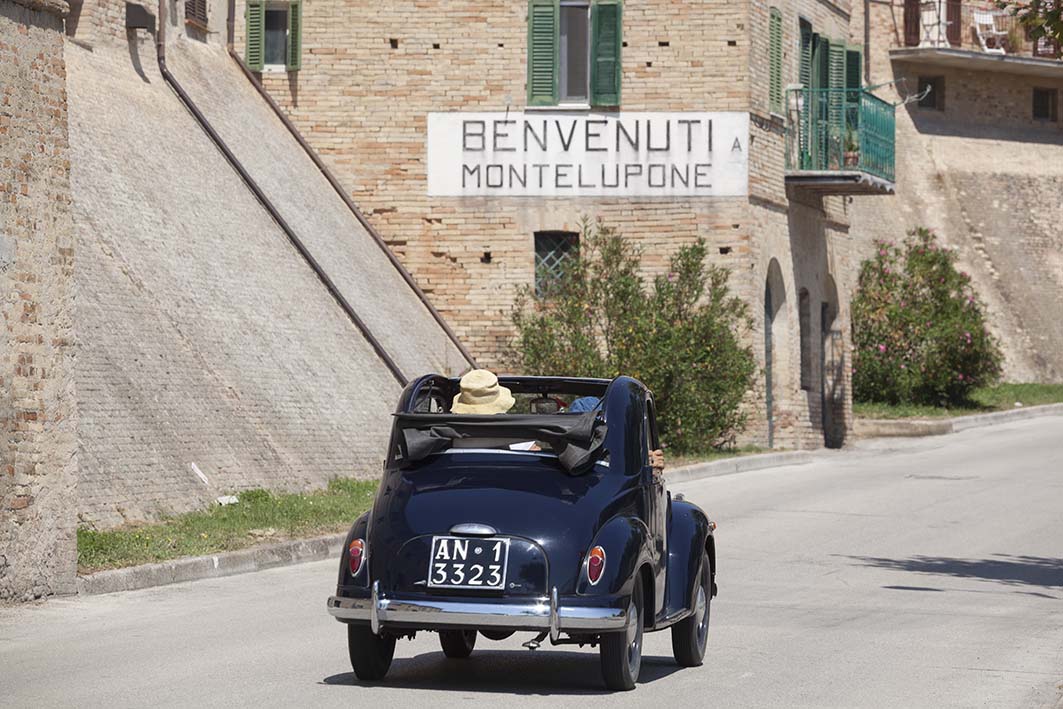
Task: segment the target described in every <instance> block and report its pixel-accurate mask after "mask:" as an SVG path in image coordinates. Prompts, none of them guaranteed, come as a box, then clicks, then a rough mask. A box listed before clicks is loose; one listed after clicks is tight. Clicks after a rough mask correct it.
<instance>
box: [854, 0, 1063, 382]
mask: <svg viewBox="0 0 1063 709" xmlns="http://www.w3.org/2000/svg"><path fill="white" fill-rule="evenodd" d="M851 27H852V36H853V37H854V38H859V39H860V41H865V42H866V44H867V46H868V48H869V51H868V52H867V53H866V54H865V59H866V67H865V69H866V70H867V71H868V72H869V79H870V83H872V84H879V85H882V86H881V88H879V89H878V90H877V91H878V93H879V94H880V95H882V96H884V97H887V98H888V99H890V100H891V101H893V102H896V103H902V102H904V105H903V107H900V108H898V109H897V192H896V195H895V196H891V197H886V198H877V199H873V200H872V199H857V200H856V202H855V204H854V211H853V223H854V225H857V228H856V229H855V230H854V237H855V238H854V245H855V247H856V248H857V250H858V251H859V252H860V253H864V252H866V250H868V249H870V248H871V247H872V243H871V242H872V240H873V239H875V238H880V239H886V240H893V241H896V240H898V239H899V238H901V237H902V236H903V234H904V233H905V231H906V230H907V229H910V228H912V227H914V226H917V225H925V226H928V227H932V228H933V229H934V230H935V231H936V232H937V233H938V235H939V236H940V237H941V238H942V239H943V240H944V242H945V243H946V244H948V245H949V246H951V247H953V248H955V249H956V250H957V252H958V255H959V258H960V260H961V263H962V264H963V267H964V268H965V269H966V270H968V271H969V272H970V274H971V277H972V278H973V280H974V284H975V286H976V288H977V289H978V291H979V293H980V294H981V295H982V297H983V298H985V299H986V301H987V303H988V306H989V315H990V322H991V327H992V328H993V329H994V331H995V333H996V334H997V336H998V337H999V339H1000V341H1001V343H1002V345H1003V349H1004V353H1005V377H1006V378H1007V379H1009V380H1012V381H1056V382H1059V381H1063V319H1061V318H1060V317H1059V315H1060V313H1061V312H1063V230H1061V229H1060V224H1063V202H1061V201H1060V199H1059V195H1060V194H1063V122H1061V116H1060V111H1061V107H1063V104H1061V102H1060V101H1061V94H1063V61H1061V60H1060V52H1059V47H1058V46H1056V45H1055V44H1053V43H1051V42H1049V41H1046V40H1043V39H1042V40H1040V41H1037V42H1034V41H1031V40H1030V39H1029V38H1028V37H1027V35H1026V32H1025V31H1024V30H1023V29H1022V28H1021V27H1020V26H1019V25H1018V24H1017V23H1016V21H1015V19H1014V18H1013V17H1011V16H1009V15H1008V14H1007V13H1006V12H1003V11H1000V10H998V9H997V8H996V6H995V4H994V3H991V2H972V1H971V0H962V1H961V0H949V1H947V2H946V1H945V0H941V1H937V0H934V1H931V2H921V3H920V2H912V1H911V0H885V1H876V2H872V3H870V4H868V5H865V8H864V9H863V10H862V11H861V12H859V13H856V14H855V15H854V17H853V23H852V25H851ZM865 38H866V39H865Z"/></svg>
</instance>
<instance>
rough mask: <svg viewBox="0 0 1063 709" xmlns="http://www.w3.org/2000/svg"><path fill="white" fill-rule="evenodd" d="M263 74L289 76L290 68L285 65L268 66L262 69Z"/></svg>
mask: <svg viewBox="0 0 1063 709" xmlns="http://www.w3.org/2000/svg"><path fill="white" fill-rule="evenodd" d="M262 73H263V74H287V73H288V67H286V66H285V65H283V64H266V65H265V66H264V67H262Z"/></svg>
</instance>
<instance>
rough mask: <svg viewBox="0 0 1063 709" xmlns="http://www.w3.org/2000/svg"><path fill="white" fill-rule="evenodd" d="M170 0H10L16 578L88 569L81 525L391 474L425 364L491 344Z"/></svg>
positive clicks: (2, 542)
mask: <svg viewBox="0 0 1063 709" xmlns="http://www.w3.org/2000/svg"><path fill="white" fill-rule="evenodd" d="M161 7H162V9H163V12H161V13H159V12H158V9H159V7H158V6H149V7H144V6H137V5H130V6H127V5H126V3H125V2H120V1H118V0H85V1H84V2H80V3H74V4H73V5H72V6H71V7H68V5H67V3H65V2H53V1H52V0H18V2H12V0H0V304H2V311H0V312H2V316H3V319H2V323H3V327H4V330H3V332H4V336H3V338H2V342H3V350H2V357H0V427H2V430H3V441H2V446H0V600H7V599H19V600H21V599H30V598H35V597H39V596H43V595H48V594H52V593H66V592H72V591H73V590H74V589H75V587H76V563H77V555H76V542H75V530H76V527H77V526H78V525H81V526H87V527H95V528H107V527H112V526H115V525H119V524H122V523H135V522H138V521H143V520H151V519H156V518H158V517H159V516H160V515H167V514H174V513H180V512H185V511H190V510H195V509H202V508H203V507H205V506H206V505H208V504H209V503H210V502H211V501H213V500H214V499H215V498H217V497H218V496H220V495H224V494H230V493H232V492H238V491H240V490H244V489H247V488H257V487H264V488H271V489H278V490H281V489H286V490H303V489H308V488H313V487H320V486H323V485H324V484H326V483H327V481H328V480H329V479H330V478H334V477H339V476H344V477H348V476H361V477H372V476H375V475H376V474H377V471H378V470H379V466H380V462H381V460H382V457H383V451H384V447H385V445H386V438H387V435H388V433H389V422H388V418H387V416H386V415H384V414H385V412H387V411H390V410H391V409H392V407H394V405H395V402H396V400H397V398H398V396H399V392H400V391H401V389H402V386H403V385H404V383H405V382H406V380H407V378H408V377H409V376H413V375H415V374H417V373H419V372H422V371H431V370H440V371H444V372H448V373H459V372H461V371H464V370H465V369H467V368H468V367H469V366H470V360H469V359H468V358H467V357H466V355H465V353H464V351H463V349H462V346H461V345H460V343H459V342H457V341H456V340H455V339H454V338H453V337H452V336H451V335H450V334H449V333H448V331H447V328H446V326H445V323H443V322H442V321H441V320H440V319H438V318H437V317H436V316H435V314H434V313H433V310H432V309H431V308H430V307H429V306H428V304H427V303H426V301H425V300H424V299H422V297H421V296H420V295H419V294H418V292H417V290H416V289H415V288H412V287H411V285H410V281H408V280H407V278H408V276H406V275H404V272H403V271H402V270H401V269H400V268H398V267H396V264H395V262H393V261H392V258H393V257H392V256H391V255H390V253H389V252H388V251H387V249H386V248H383V247H382V245H381V244H380V243H379V242H378V240H377V238H376V237H375V236H374V234H373V232H372V231H371V229H368V228H367V227H366V225H365V223H364V222H363V220H364V217H363V216H362V215H361V214H360V213H359V212H358V211H357V209H356V208H355V207H353V206H352V205H351V204H350V203H348V202H347V201H346V200H345V197H344V195H343V194H342V192H341V191H337V190H336V189H334V188H333V186H332V184H331V183H330V181H329V179H328V177H327V176H326V175H325V174H324V173H323V172H322V171H321V170H320V169H319V167H318V166H317V165H316V164H315V162H314V161H313V158H312V157H311V156H310V155H309V154H308V153H307V152H306V151H305V150H304V149H303V147H302V146H301V145H300V144H299V143H298V141H297V140H296V139H295V138H294V137H293V136H292V134H291V133H290V131H289V130H288V129H287V128H286V127H285V125H284V124H283V122H282V121H281V120H280V119H279V118H278V116H277V114H276V113H275V112H274V111H273V109H272V108H271V107H270V106H269V104H268V103H267V102H266V101H265V100H264V99H263V97H262V95H261V94H260V93H259V92H258V90H257V89H256V88H255V86H254V85H253V84H252V83H251V82H249V81H248V79H247V77H246V76H245V75H244V73H243V71H242V70H241V68H240V66H239V64H238V63H237V62H236V61H235V60H234V59H232V58H231V57H230V55H229V54H228V52H227V51H226V47H225V42H224V40H225V36H224V33H223V34H221V35H219V34H217V33H212V30H211V27H210V25H204V24H196V23H194V22H192V23H186V21H185V9H184V8H183V6H182V5H180V4H176V5H175V4H172V3H168V2H165V3H163V4H162V5H161ZM217 9H218V8H217V7H215V6H214V5H213V4H212V6H211V8H210V11H211V12H215V11H217ZM222 10H223V11H224V6H223V7H222ZM224 24H225V23H224V15H222V21H221V26H222V27H224ZM160 31H164V32H165V36H164V37H160V36H159V32H160ZM157 39H163V41H162V43H161V45H162V48H163V49H164V58H165V61H166V66H167V67H168V69H167V73H168V75H169V76H168V77H167V76H166V75H164V73H163V70H162V64H161V63H160V61H159V55H158V54H157V45H156V40H157ZM178 87H181V92H183V95H182V94H181V93H179V92H178V90H177V88H178ZM193 107H194V109H195V110H194V111H193V110H192V109H193ZM208 129H209V130H208ZM212 133H213V134H212ZM222 144H224V146H225V148H226V150H227V151H228V154H226V151H225V150H223V149H222V147H221V146H222ZM279 165H280V166H283V169H278V166H279ZM396 324H398V325H399V326H396Z"/></svg>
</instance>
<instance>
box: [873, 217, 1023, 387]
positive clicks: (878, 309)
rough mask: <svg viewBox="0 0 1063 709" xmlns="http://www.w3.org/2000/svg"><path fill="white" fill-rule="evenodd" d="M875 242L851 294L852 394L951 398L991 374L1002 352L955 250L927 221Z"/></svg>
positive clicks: (994, 375) (997, 373)
mask: <svg viewBox="0 0 1063 709" xmlns="http://www.w3.org/2000/svg"><path fill="white" fill-rule="evenodd" d="M876 247H877V251H876V253H875V255H874V256H873V257H872V258H870V259H868V260H867V261H865V262H864V263H863V264H862V265H861V268H860V276H859V282H858V286H857V292H856V295H855V296H854V298H853V301H852V320H853V350H854V351H853V365H854V367H853V397H854V398H855V399H856V400H858V401H864V402H884V403H890V404H931V405H935V406H936V405H950V404H951V405H955V404H963V403H964V402H966V401H967V400H968V398H969V395H970V392H971V390H972V389H974V387H976V386H983V385H986V384H992V383H993V382H995V381H996V380H997V379H998V378H999V376H1000V366H1001V361H1002V359H1003V356H1002V354H1001V352H1000V347H999V345H998V344H997V341H996V339H995V338H994V337H993V335H992V334H990V332H989V328H988V326H987V325H986V317H985V312H984V307H983V306H982V304H981V303H980V302H979V300H978V298H977V297H976V295H975V293H974V291H973V289H972V287H971V279H970V277H969V276H968V275H967V274H966V273H963V272H960V271H958V270H957V269H956V256H955V254H954V253H953V252H952V251H951V250H949V249H945V248H942V247H941V246H940V245H939V244H938V243H937V239H936V238H935V236H934V234H933V233H932V232H931V231H929V230H927V229H916V230H914V231H912V232H909V234H908V238H907V239H906V240H905V242H904V244H903V245H901V246H895V245H893V244H887V243H883V242H878V243H877V244H876Z"/></svg>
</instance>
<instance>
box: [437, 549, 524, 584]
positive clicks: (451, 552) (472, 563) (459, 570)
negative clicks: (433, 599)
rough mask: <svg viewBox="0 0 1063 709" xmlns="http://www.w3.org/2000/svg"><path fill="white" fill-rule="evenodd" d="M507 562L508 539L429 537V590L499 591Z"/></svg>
mask: <svg viewBox="0 0 1063 709" xmlns="http://www.w3.org/2000/svg"><path fill="white" fill-rule="evenodd" d="M508 560H509V540H508V539H498V538H494V537H492V538H488V539H479V538H476V537H432V558H431V561H430V562H429V564H428V586H429V587H430V588H476V589H484V590H493V591H501V590H502V589H504V588H505V587H506V564H507V562H508Z"/></svg>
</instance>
